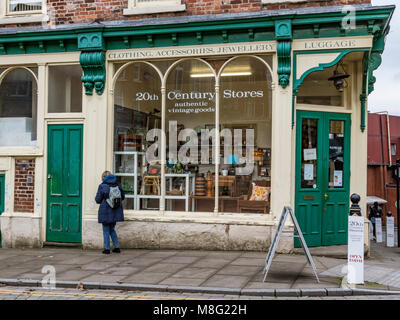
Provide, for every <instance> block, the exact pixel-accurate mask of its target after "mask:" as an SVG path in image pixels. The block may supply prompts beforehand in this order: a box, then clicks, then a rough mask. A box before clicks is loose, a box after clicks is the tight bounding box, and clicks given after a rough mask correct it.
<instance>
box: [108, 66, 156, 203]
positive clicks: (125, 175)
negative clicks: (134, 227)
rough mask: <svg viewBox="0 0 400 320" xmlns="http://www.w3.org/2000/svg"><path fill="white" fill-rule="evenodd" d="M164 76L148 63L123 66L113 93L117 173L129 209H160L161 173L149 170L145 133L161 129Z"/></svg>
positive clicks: (147, 144)
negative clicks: (162, 82)
mask: <svg viewBox="0 0 400 320" xmlns="http://www.w3.org/2000/svg"><path fill="white" fill-rule="evenodd" d="M160 97H161V79H160V76H159V75H158V73H157V72H156V71H155V69H154V68H152V67H151V66H150V65H148V64H146V63H133V64H129V65H128V66H126V67H124V68H123V69H122V72H121V73H120V75H119V77H118V79H117V81H116V85H115V93H114V159H113V160H114V172H115V175H116V176H117V177H118V179H119V181H120V182H121V184H122V187H123V188H124V191H125V193H126V199H125V203H124V207H125V208H126V209H136V210H139V209H141V210H142V209H143V210H144V209H159V201H160V195H161V190H160V179H161V175H160V173H159V172H158V173H152V172H150V171H148V166H147V165H146V164H147V161H146V155H145V152H146V150H147V148H148V146H149V145H150V144H151V143H150V142H147V141H146V135H147V133H148V132H149V131H151V130H152V129H154V128H161V117H160V110H161V98H160Z"/></svg>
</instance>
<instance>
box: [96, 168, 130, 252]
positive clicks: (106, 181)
mask: <svg viewBox="0 0 400 320" xmlns="http://www.w3.org/2000/svg"><path fill="white" fill-rule="evenodd" d="M101 179H102V181H103V182H102V183H101V184H100V185H99V188H98V189H97V194H96V199H95V200H96V203H98V204H100V207H99V214H98V222H99V223H102V224H103V237H104V250H103V253H104V254H110V237H111V239H112V242H113V244H114V249H113V252H115V253H120V252H121V250H120V248H119V244H118V235H117V232H116V231H115V224H116V223H117V222H119V221H124V211H123V208H122V201H123V200H124V199H125V193H124V190H122V187H121V184H120V183H119V182H117V177H116V176H114V175H113V174H111V172H110V171H104V172H103V174H102V175H101ZM115 187H118V189H119V192H120V197H121V198H120V205H117V206H116V207H111V206H110V204H109V203H111V202H110V190H112V188H115ZM107 200H108V201H107Z"/></svg>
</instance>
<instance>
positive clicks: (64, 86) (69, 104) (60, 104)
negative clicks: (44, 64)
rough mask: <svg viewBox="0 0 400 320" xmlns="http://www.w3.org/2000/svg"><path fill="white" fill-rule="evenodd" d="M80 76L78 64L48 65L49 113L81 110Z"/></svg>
mask: <svg viewBox="0 0 400 320" xmlns="http://www.w3.org/2000/svg"><path fill="white" fill-rule="evenodd" d="M81 77H82V69H81V67H80V66H79V65H65V66H49V77H48V79H49V80H48V83H49V100H48V108H49V112H50V113H53V112H55V113H58V112H59V113H64V112H82V81H81Z"/></svg>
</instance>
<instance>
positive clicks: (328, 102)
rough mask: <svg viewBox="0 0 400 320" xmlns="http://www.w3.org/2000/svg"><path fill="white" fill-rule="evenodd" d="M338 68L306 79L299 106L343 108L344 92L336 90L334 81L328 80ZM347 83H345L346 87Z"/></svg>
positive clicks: (299, 95)
mask: <svg viewBox="0 0 400 320" xmlns="http://www.w3.org/2000/svg"><path fill="white" fill-rule="evenodd" d="M335 68H336V67H331V68H327V69H325V70H323V71H316V72H313V73H311V74H310V75H308V76H307V77H306V79H305V80H304V82H303V83H302V85H301V86H300V88H299V93H298V95H297V103H298V104H308V105H310V104H311V105H323V106H343V92H340V91H338V90H337V89H336V87H335V86H334V84H333V81H329V80H328V79H329V78H330V77H331V76H332V75H333V72H334V70H335ZM346 83H347V81H346V82H345V86H346Z"/></svg>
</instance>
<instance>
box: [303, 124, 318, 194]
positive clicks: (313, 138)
mask: <svg viewBox="0 0 400 320" xmlns="http://www.w3.org/2000/svg"><path fill="white" fill-rule="evenodd" d="M317 142H318V120H317V119H303V122H302V143H301V144H302V150H301V187H302V188H307V189H315V188H317V181H318V180H317V172H318V171H317V155H318V145H317Z"/></svg>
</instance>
